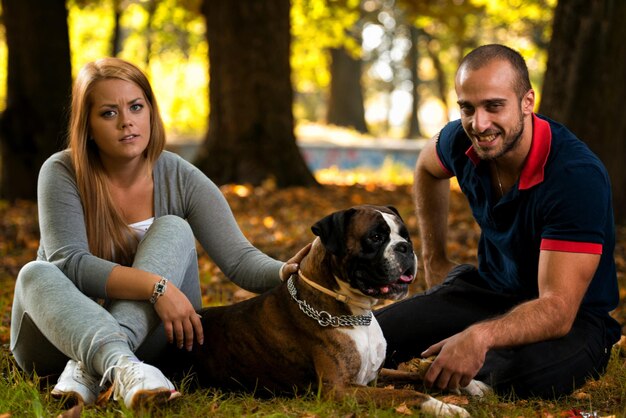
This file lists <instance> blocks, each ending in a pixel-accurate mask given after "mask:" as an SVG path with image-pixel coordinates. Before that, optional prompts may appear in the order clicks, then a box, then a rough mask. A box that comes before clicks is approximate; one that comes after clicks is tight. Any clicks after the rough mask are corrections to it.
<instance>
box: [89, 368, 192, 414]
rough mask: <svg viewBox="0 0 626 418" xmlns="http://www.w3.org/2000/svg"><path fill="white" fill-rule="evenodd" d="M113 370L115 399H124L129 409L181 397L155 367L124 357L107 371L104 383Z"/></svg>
mask: <svg viewBox="0 0 626 418" xmlns="http://www.w3.org/2000/svg"><path fill="white" fill-rule="evenodd" d="M113 370H114V371H115V376H114V378H113V398H114V399H115V400H119V399H123V400H124V404H125V405H126V407H127V408H129V409H137V408H141V407H142V406H147V405H148V404H149V403H155V404H159V403H165V402H167V401H169V400H173V399H175V398H178V397H179V396H181V394H180V392H178V391H177V390H176V388H174V385H173V384H172V382H170V381H169V380H168V379H167V378H166V377H165V376H164V375H163V373H161V371H160V370H159V369H157V368H156V367H154V366H150V365H148V364H145V363H142V362H140V361H138V360H132V359H130V358H128V357H122V358H120V360H119V361H118V362H117V364H116V365H115V366H112V367H111V368H109V370H107V371H106V373H105V374H104V377H103V378H102V381H104V380H105V379H107V380H108V377H109V375H110V373H111V371H113Z"/></svg>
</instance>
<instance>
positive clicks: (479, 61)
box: [459, 44, 532, 100]
mask: <svg viewBox="0 0 626 418" xmlns="http://www.w3.org/2000/svg"><path fill="white" fill-rule="evenodd" d="M494 60H504V61H507V62H509V63H510V64H511V66H512V67H513V69H514V70H515V73H516V74H517V77H516V79H515V80H514V81H513V88H514V89H515V92H516V93H517V96H518V97H519V98H520V100H521V99H522V97H524V95H525V94H526V93H527V92H528V90H530V89H531V88H532V86H531V84H530V78H529V76H528V67H527V66H526V61H525V60H524V58H523V57H522V55H521V54H520V53H519V52H517V51H516V50H514V49H512V48H509V47H508V46H504V45H500V44H489V45H482V46H479V47H478V48H476V49H474V50H473V51H471V52H470V53H469V54H467V55H466V56H465V57H464V58H463V60H461V64H460V65H459V69H461V68H463V67H466V68H467V69H468V70H470V71H473V70H478V69H480V68H482V67H484V66H485V65H487V64H488V63H490V62H491V61H494Z"/></svg>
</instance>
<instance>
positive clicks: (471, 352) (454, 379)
mask: <svg viewBox="0 0 626 418" xmlns="http://www.w3.org/2000/svg"><path fill="white" fill-rule="evenodd" d="M488 349H489V348H488V346H487V344H486V339H485V338H484V337H483V336H481V333H480V332H478V330H477V329H476V328H472V327H470V328H468V329H466V330H465V331H463V332H460V333H458V334H456V335H453V336H452V337H450V338H447V339H445V340H443V341H440V342H438V343H437V344H434V345H432V346H430V347H429V348H428V349H427V350H426V351H424V352H423V353H422V357H429V356H432V355H437V357H436V358H435V360H434V361H433V363H432V364H431V366H430V368H429V369H428V372H427V373H426V375H425V376H424V382H425V383H426V386H428V387H433V386H434V387H437V388H439V389H442V390H444V389H446V390H451V391H455V390H458V389H460V388H464V387H466V386H467V385H469V384H470V382H471V380H472V379H473V378H474V376H476V374H477V373H478V371H479V370H480V369H481V367H482V366H483V364H484V363H485V356H486V355H487V351H488Z"/></svg>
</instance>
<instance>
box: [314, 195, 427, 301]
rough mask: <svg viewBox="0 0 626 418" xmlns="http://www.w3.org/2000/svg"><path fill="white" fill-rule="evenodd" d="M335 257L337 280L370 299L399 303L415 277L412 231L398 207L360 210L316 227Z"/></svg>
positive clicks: (325, 220)
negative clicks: (396, 300)
mask: <svg viewBox="0 0 626 418" xmlns="http://www.w3.org/2000/svg"><path fill="white" fill-rule="evenodd" d="M311 229H312V231H313V233H314V234H315V235H317V236H319V237H320V239H321V241H322V244H323V245H324V247H325V249H326V251H327V252H329V253H330V254H331V255H332V264H333V265H332V269H333V272H334V274H335V276H336V277H337V278H338V279H340V280H343V281H344V282H347V283H348V284H349V285H350V287H352V288H353V289H355V290H357V291H359V292H361V293H363V294H364V295H366V296H370V297H374V298H384V299H399V298H401V297H403V296H405V295H406V293H407V291H408V285H409V284H410V283H411V282H412V281H413V279H414V278H415V273H416V271H417V258H416V256H415V253H414V252H413V244H412V243H411V238H410V237H409V232H408V230H407V228H406V226H405V225H404V222H403V221H402V219H401V218H400V215H399V214H398V212H397V210H396V209H395V208H393V207H382V206H370V205H363V206H356V207H353V208H351V209H347V210H344V211H339V212H335V213H333V214H331V215H328V216H326V217H325V218H323V219H321V220H320V221H318V222H317V223H315V225H313V227H312V228H311Z"/></svg>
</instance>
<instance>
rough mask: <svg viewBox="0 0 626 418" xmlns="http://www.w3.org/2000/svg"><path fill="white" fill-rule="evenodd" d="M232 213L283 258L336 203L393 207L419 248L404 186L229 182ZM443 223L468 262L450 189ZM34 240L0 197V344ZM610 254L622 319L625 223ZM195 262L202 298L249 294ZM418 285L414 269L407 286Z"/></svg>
mask: <svg viewBox="0 0 626 418" xmlns="http://www.w3.org/2000/svg"><path fill="white" fill-rule="evenodd" d="M222 192H223V193H224V195H225V196H226V198H227V199H228V201H229V203H230V205H231V208H232V210H233V212H234V214H235V217H236V219H237V221H238V223H239V225H240V227H241V229H242V230H243V231H244V233H245V234H246V236H247V237H248V238H249V239H250V241H252V242H253V243H254V244H255V245H256V246H257V247H259V248H260V249H261V250H263V251H265V252H266V253H268V254H269V255H271V256H273V257H276V258H278V259H281V260H286V259H288V258H289V257H291V256H292V255H293V254H295V253H296V252H297V251H298V250H299V249H300V248H302V247H303V246H304V245H306V243H308V242H310V241H311V240H312V239H313V238H314V236H313V234H312V232H311V229H310V227H311V225H312V224H313V223H314V222H315V221H317V220H318V219H320V218H322V217H323V216H325V215H327V214H329V213H330V212H333V211H335V210H339V209H345V208H348V207H351V206H354V205H360V204H365V203H368V204H376V205H393V206H395V207H396V208H397V209H398V210H399V211H400V214H401V215H402V217H403V218H404V220H405V222H406V224H407V226H408V228H409V231H410V233H411V236H412V239H413V244H414V247H415V249H416V251H417V253H418V254H419V249H420V240H419V235H418V230H417V221H416V217H415V214H414V209H413V203H412V197H411V188H410V186H408V185H403V186H391V185H387V186H383V185H375V184H369V185H354V186H337V185H326V186H323V187H321V188H288V189H276V188H275V187H273V185H272V184H271V183H267V184H265V185H264V186H262V187H249V186H244V185H229V186H224V187H222ZM450 205H451V211H450V215H449V218H448V221H449V242H448V250H449V253H450V255H451V256H452V257H453V258H454V259H455V260H457V261H460V262H469V263H475V261H476V256H475V254H476V245H477V242H478V237H479V233H480V231H479V229H478V227H477V225H476V224H475V222H474V221H473V219H472V217H471V213H470V211H469V208H468V206H467V203H466V201H465V198H464V197H463V196H462V194H461V193H460V192H459V191H458V190H457V189H456V188H454V187H453V190H452V196H451V201H450ZM38 244H39V229H38V225H37V208H36V204H35V203H34V202H29V201H19V202H16V203H15V204H8V203H6V202H0V260H2V261H1V262H0V318H1V322H0V343H6V342H8V339H9V325H10V310H11V300H12V295H13V286H14V282H15V278H16V276H17V273H18V271H19V269H20V267H21V266H23V265H24V264H25V263H27V262H28V261H30V260H32V259H34V258H35V256H36V251H37V246H38ZM615 256H616V260H617V266H618V279H619V281H620V288H621V292H620V293H621V294H620V296H621V299H622V302H621V303H620V306H619V307H618V309H617V310H616V311H615V312H614V316H615V317H616V318H617V319H618V320H619V321H620V323H622V324H624V323H626V310H625V309H624V302H623V299H624V297H625V296H626V279H625V272H626V228H624V227H619V228H618V233H617V248H616V254H615ZM199 262H200V271H201V284H202V289H203V295H204V304H205V305H210V304H211V305H213V304H225V303H232V302H233V301H236V300H239V299H240V298H245V297H248V296H249V295H248V294H247V293H246V292H244V291H242V290H241V289H239V288H237V287H236V286H235V285H233V284H232V283H231V282H230V281H228V279H227V278H226V277H224V275H223V274H222V273H221V272H220V271H219V269H217V267H216V266H215V265H214V264H213V263H212V261H211V260H210V258H209V257H208V256H207V255H206V254H205V253H204V252H203V251H202V250H201V249H200V251H199ZM423 288H424V284H423V275H422V272H421V270H420V272H419V274H418V280H417V281H416V283H415V284H414V285H413V289H412V291H413V292H417V291H419V290H422V289H423Z"/></svg>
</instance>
